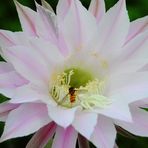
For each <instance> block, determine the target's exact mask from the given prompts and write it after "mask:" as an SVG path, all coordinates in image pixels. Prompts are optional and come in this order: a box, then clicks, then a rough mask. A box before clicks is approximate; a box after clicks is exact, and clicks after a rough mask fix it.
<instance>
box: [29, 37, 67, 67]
mask: <svg viewBox="0 0 148 148" xmlns="http://www.w3.org/2000/svg"><path fill="white" fill-rule="evenodd" d="M30 43H31V46H32V47H33V48H34V49H36V50H37V51H38V52H39V53H40V54H41V55H42V56H43V58H44V59H45V60H46V63H47V65H50V66H49V67H50V69H52V68H53V69H55V65H56V64H59V63H62V62H64V60H65V58H64V56H63V55H62V53H61V51H60V50H59V49H58V47H57V46H56V45H54V44H52V43H50V42H49V41H45V40H42V39H39V38H33V39H30ZM43 47H44V49H43Z"/></svg>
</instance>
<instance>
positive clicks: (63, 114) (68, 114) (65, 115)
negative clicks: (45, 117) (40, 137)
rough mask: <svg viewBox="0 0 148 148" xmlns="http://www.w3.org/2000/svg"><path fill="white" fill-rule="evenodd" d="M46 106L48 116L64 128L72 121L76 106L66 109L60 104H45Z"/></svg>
mask: <svg viewBox="0 0 148 148" xmlns="http://www.w3.org/2000/svg"><path fill="white" fill-rule="evenodd" d="M47 107H48V114H49V116H50V118H51V119H52V120H53V121H54V122H56V123H57V124H58V125H60V126H62V127H64V128H66V127H68V126H69V125H70V124H71V123H72V122H73V120H74V117H75V112H76V110H77V108H71V109H66V108H62V107H60V106H54V107H53V106H50V105H47Z"/></svg>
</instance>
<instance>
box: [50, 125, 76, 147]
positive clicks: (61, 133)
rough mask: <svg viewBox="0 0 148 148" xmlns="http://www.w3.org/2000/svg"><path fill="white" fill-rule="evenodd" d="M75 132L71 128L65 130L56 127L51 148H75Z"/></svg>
mask: <svg viewBox="0 0 148 148" xmlns="http://www.w3.org/2000/svg"><path fill="white" fill-rule="evenodd" d="M76 141H77V132H76V131H75V129H74V128H73V127H71V126H69V127H67V128H65V129H64V128H62V127H60V126H59V127H57V130H56V134H55V137H54V140H53V145H52V148H75V147H76Z"/></svg>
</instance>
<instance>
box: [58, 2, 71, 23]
mask: <svg viewBox="0 0 148 148" xmlns="http://www.w3.org/2000/svg"><path fill="white" fill-rule="evenodd" d="M72 1H73V0H60V1H59V2H58V5H57V10H56V11H57V17H58V21H59V22H61V21H63V19H64V17H65V16H66V15H67V12H68V10H69V9H70V5H71V2H72Z"/></svg>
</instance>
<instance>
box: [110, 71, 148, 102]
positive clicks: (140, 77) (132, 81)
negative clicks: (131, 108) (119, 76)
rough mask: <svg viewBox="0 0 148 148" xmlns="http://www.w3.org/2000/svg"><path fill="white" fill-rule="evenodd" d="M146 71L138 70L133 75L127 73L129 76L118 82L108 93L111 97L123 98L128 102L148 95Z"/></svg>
mask: <svg viewBox="0 0 148 148" xmlns="http://www.w3.org/2000/svg"><path fill="white" fill-rule="evenodd" d="M147 75H148V73H147V72H138V73H134V75H129V78H128V77H127V79H124V80H125V82H124V81H123V80H121V81H119V82H118V85H117V87H118V88H116V89H115V90H114V91H112V93H111V94H110V95H109V96H110V98H112V99H116V100H118V99H120V100H122V99H123V100H124V102H125V103H127V104H129V103H132V102H135V101H138V100H141V99H144V98H147V97H148V91H147V90H148V83H147V82H148V77H147Z"/></svg>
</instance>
